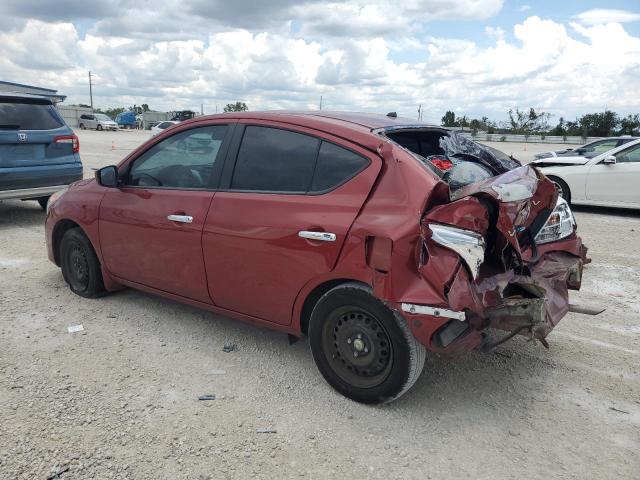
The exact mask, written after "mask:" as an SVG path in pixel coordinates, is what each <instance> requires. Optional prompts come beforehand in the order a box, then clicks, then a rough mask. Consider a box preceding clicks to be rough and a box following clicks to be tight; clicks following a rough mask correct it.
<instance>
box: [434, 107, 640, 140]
mask: <svg viewBox="0 0 640 480" xmlns="http://www.w3.org/2000/svg"><path fill="white" fill-rule="evenodd" d="M507 116H508V118H507V120H506V121H502V122H495V121H491V120H489V119H488V118H487V117H482V118H480V119H477V118H474V119H469V118H467V116H466V115H464V116H462V117H456V114H455V113H454V112H452V111H450V110H449V111H447V112H446V113H445V114H444V116H443V117H442V126H444V127H461V128H462V129H463V130H464V129H465V128H467V129H468V130H469V131H471V133H472V134H473V135H475V134H476V133H478V132H479V131H483V132H487V133H503V134H507V133H510V134H516V135H525V136H527V137H528V136H529V135H542V136H545V135H554V136H558V137H568V136H579V137H582V138H587V137H610V136H613V135H640V115H639V114H637V113H636V114H629V115H627V116H624V117H623V116H621V115H618V114H617V113H616V112H612V111H611V110H605V111H604V112H597V113H587V114H585V115H582V116H581V117H577V118H576V119H575V120H565V119H564V117H560V118H559V120H558V123H557V124H556V125H555V126H551V124H550V123H549V121H550V119H551V114H549V113H547V112H543V111H536V110H535V109H533V108H530V109H529V110H528V111H527V110H520V109H518V108H516V109H515V110H514V109H511V110H509V111H508V112H507Z"/></svg>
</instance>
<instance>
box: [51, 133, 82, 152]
mask: <svg viewBox="0 0 640 480" xmlns="http://www.w3.org/2000/svg"><path fill="white" fill-rule="evenodd" d="M53 143H55V144H56V145H58V144H61V143H70V144H71V150H72V152H73V153H80V140H78V137H77V136H76V135H75V134H74V135H58V136H57V137H54V138H53Z"/></svg>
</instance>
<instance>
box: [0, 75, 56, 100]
mask: <svg viewBox="0 0 640 480" xmlns="http://www.w3.org/2000/svg"><path fill="white" fill-rule="evenodd" d="M2 92H11V93H29V94H32V95H40V96H41V97H47V98H49V99H51V101H52V102H53V103H54V104H56V103H60V102H63V101H64V99H65V98H67V96H66V95H60V94H59V93H58V91H57V90H53V89H51V88H43V87H35V86H33V85H25V84H22V83H14V82H6V81H4V80H0V93H2Z"/></svg>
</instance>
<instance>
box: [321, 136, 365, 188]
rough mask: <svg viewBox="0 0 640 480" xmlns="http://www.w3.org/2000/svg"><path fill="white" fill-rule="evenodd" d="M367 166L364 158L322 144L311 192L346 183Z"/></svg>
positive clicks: (343, 149)
mask: <svg viewBox="0 0 640 480" xmlns="http://www.w3.org/2000/svg"><path fill="white" fill-rule="evenodd" d="M368 164H369V160H368V159H367V158H365V157H361V156H360V155H358V154H356V153H353V152H351V151H349V150H347V149H345V148H342V147H339V146H337V145H334V144H333V143H328V142H322V146H321V147H320V154H319V155H318V164H317V166H316V171H315V175H314V176H313V183H312V185H311V190H312V191H314V192H321V191H323V190H329V189H331V188H334V187H337V186H338V185H340V184H341V183H344V182H346V181H347V180H349V179H350V178H351V177H353V176H354V175H356V174H357V173H358V172H360V171H361V170H363V169H364V168H365V167H366V166H367V165H368Z"/></svg>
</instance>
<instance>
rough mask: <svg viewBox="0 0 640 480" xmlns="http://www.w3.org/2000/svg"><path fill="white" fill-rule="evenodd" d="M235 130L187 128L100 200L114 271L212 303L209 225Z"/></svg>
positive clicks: (132, 167) (135, 164) (145, 156)
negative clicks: (206, 241)
mask: <svg viewBox="0 0 640 480" xmlns="http://www.w3.org/2000/svg"><path fill="white" fill-rule="evenodd" d="M227 130H228V128H227V126H225V125H211V126H204V127H197V128H191V129H189V130H182V131H179V132H176V133H175V134H174V135H172V136H171V137H168V138H166V139H164V140H162V141H161V142H159V143H156V144H155V145H153V146H152V147H151V148H150V149H148V150H146V151H145V152H143V153H142V154H141V155H140V156H138V157H137V158H135V159H134V160H133V161H132V162H130V163H128V165H127V166H126V167H125V168H126V172H121V177H122V178H123V183H124V184H123V185H122V187H121V188H114V189H109V191H108V192H107V194H106V195H105V197H104V199H103V200H102V203H101V205H100V220H99V222H100V244H101V249H102V253H103V257H104V261H105V264H106V267H107V270H108V271H109V273H110V274H112V275H114V276H116V277H119V278H122V279H125V280H129V281H132V282H136V283H139V284H142V285H146V286H149V287H153V288H156V289H158V290H163V291H165V292H169V293H173V294H176V295H180V296H183V297H187V298H190V299H193V300H198V301H201V302H207V303H211V299H210V297H209V294H208V290H207V279H206V274H205V269H204V264H203V258H202V227H203V225H204V222H205V219H206V216H207V211H208V210H209V206H210V204H211V200H212V199H213V196H214V191H213V190H214V188H215V186H216V185H217V177H218V170H219V168H216V167H217V165H218V162H221V161H222V158H221V157H222V156H223V153H222V152H223V150H224V149H223V146H224V145H225V143H224V137H225V134H226V133H227Z"/></svg>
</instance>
